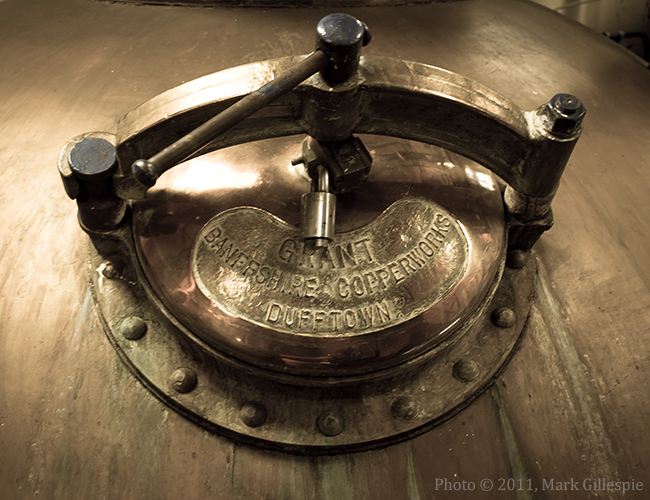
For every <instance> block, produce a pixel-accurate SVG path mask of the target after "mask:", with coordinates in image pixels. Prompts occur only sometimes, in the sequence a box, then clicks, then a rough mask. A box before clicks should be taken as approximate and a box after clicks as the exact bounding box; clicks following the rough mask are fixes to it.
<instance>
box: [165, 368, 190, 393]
mask: <svg viewBox="0 0 650 500" xmlns="http://www.w3.org/2000/svg"><path fill="white" fill-rule="evenodd" d="M169 385H171V387H172V389H174V390H175V391H176V392H180V393H181V394H184V393H186V392H190V391H191V390H192V389H194V387H196V373H194V370H192V369H190V368H179V369H178V370H175V371H174V373H172V375H171V377H169Z"/></svg>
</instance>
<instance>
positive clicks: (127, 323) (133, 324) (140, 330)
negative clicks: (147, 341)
mask: <svg viewBox="0 0 650 500" xmlns="http://www.w3.org/2000/svg"><path fill="white" fill-rule="evenodd" d="M121 330H122V335H123V336H124V338H125V339H128V340H138V339H139V338H140V337H142V336H143V335H144V334H145V333H147V324H146V323H145V322H144V320H143V319H142V318H139V317H137V316H131V317H130V318H127V319H125V320H124V321H123V322H122V327H121Z"/></svg>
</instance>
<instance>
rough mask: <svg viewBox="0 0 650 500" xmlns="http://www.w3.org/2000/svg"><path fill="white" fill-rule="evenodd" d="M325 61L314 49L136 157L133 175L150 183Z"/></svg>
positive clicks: (320, 66) (313, 72)
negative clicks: (175, 136)
mask: <svg viewBox="0 0 650 500" xmlns="http://www.w3.org/2000/svg"><path fill="white" fill-rule="evenodd" d="M329 61H330V58H329V57H328V55H327V54H325V52H323V51H322V50H316V51H315V52H313V53H312V54H311V55H309V56H308V57H307V58H305V59H303V60H302V61H301V62H300V63H298V64H296V65H295V66H293V67H291V68H289V69H287V70H286V71H284V72H283V73H282V74H281V75H280V76H278V77H277V78H275V79H273V80H271V81H270V82H268V83H267V84H265V85H263V86H262V87H261V88H259V89H258V90H256V91H254V92H251V93H250V94H248V95H246V96H245V97H243V98H242V99H240V100H239V101H237V102H236V103H235V104H233V105H232V106H230V107H229V108H227V109H225V110H224V111H222V112H221V113H219V114H218V115H217V116H215V117H214V118H212V119H210V120H208V121H207V122H206V123H204V124H203V125H201V126H199V127H198V128H196V129H194V130H193V131H191V132H190V133H188V134H187V135H185V136H184V137H182V138H181V139H179V140H177V141H176V142H174V143H173V144H171V145H170V146H167V147H166V148H165V149H163V150H162V151H160V152H159V153H157V154H155V155H153V156H152V157H151V158H149V159H148V160H144V159H140V160H136V161H135V162H134V163H133V165H132V167H131V168H132V171H133V175H134V176H135V178H136V179H137V180H138V181H139V182H140V183H141V184H143V185H145V186H147V187H151V186H153V185H154V184H155V183H156V180H158V177H160V176H161V175H162V174H163V173H164V172H166V171H167V170H169V169H170V168H172V167H173V166H175V165H177V164H178V163H180V162H181V161H183V160H184V159H186V158H187V157H189V156H191V155H192V154H194V153H196V152H197V151H199V150H200V149H201V148H203V147H204V146H206V145H207V144H209V143H210V142H212V141H213V140H214V139H216V138H217V137H219V136H220V135H222V134H223V133H225V132H227V131H228V130H230V129H231V128H232V127H234V126H235V125H237V124H238V123H240V122H242V121H243V120H245V119H246V118H248V117H249V116H251V115H252V114H254V113H255V112H257V111H259V110H260V109H262V108H263V107H265V106H267V105H268V104H270V103H271V102H273V101H274V100H276V99H277V98H278V97H281V96H283V95H284V94H286V93H288V92H290V91H291V90H293V89H294V88H295V87H296V86H297V85H299V84H300V83H302V82H303V81H305V80H306V79H307V78H309V77H310V76H312V75H314V74H315V73H317V72H319V71H321V70H323V69H324V68H325V67H326V66H327V65H328V63H329Z"/></svg>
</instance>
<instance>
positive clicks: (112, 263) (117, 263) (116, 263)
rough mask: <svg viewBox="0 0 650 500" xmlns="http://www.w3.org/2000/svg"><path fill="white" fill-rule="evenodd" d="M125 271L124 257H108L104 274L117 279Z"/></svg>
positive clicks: (108, 277) (111, 278) (110, 278)
mask: <svg viewBox="0 0 650 500" xmlns="http://www.w3.org/2000/svg"><path fill="white" fill-rule="evenodd" d="M122 271H124V262H123V261H122V259H106V260H105V261H104V268H103V270H102V274H103V275H104V276H105V277H106V278H107V279H109V280H115V279H117V278H119V277H120V276H122Z"/></svg>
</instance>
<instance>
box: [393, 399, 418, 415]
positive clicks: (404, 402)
mask: <svg viewBox="0 0 650 500" xmlns="http://www.w3.org/2000/svg"><path fill="white" fill-rule="evenodd" d="M390 413H391V414H392V415H393V417H394V418H396V419H398V420H413V419H414V418H415V417H417V416H418V413H420V408H419V406H418V404H417V403H416V402H415V401H414V400H413V399H412V398H409V397H404V396H402V397H399V398H397V399H396V400H395V401H393V404H391V405H390Z"/></svg>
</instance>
